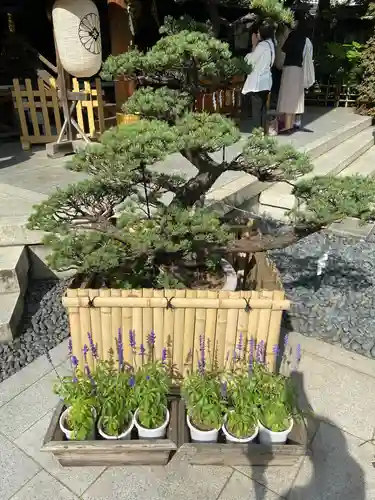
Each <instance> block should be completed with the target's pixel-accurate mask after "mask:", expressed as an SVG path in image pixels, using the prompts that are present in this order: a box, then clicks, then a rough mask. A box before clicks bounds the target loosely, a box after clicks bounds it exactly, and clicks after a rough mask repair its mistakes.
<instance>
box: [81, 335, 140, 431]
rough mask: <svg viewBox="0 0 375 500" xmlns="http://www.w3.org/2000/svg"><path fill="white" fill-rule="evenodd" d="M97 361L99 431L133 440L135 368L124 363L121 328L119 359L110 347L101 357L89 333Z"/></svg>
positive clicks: (95, 377) (118, 342)
mask: <svg viewBox="0 0 375 500" xmlns="http://www.w3.org/2000/svg"><path fill="white" fill-rule="evenodd" d="M89 341H90V345H91V351H92V353H93V360H94V365H95V369H94V374H93V375H94V379H95V383H96V398H97V402H98V407H99V420H98V432H99V434H100V435H101V436H102V437H103V438H104V439H130V435H131V431H132V429H133V427H134V410H135V408H136V402H135V393H134V383H135V378H134V373H133V368H132V367H131V366H130V365H129V364H126V363H124V348H123V339H122V331H121V329H119V330H118V335H117V339H116V344H117V359H118V362H117V364H116V362H115V359H114V352H113V349H110V352H109V358H108V360H99V359H98V356H97V350H96V347H95V346H94V345H93V342H92V337H91V335H89Z"/></svg>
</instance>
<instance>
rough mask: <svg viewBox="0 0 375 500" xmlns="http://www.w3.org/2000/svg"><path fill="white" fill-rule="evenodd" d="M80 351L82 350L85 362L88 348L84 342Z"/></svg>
mask: <svg viewBox="0 0 375 500" xmlns="http://www.w3.org/2000/svg"><path fill="white" fill-rule="evenodd" d="M82 352H83V359H84V360H85V363H87V353H88V352H89V348H88V347H87V345H86V344H85V345H84V346H83V349H82Z"/></svg>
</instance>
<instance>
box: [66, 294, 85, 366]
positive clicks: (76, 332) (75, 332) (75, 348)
mask: <svg viewBox="0 0 375 500" xmlns="http://www.w3.org/2000/svg"><path fill="white" fill-rule="evenodd" d="M66 296H67V297H69V298H73V297H76V296H77V290H76V289H73V288H68V290H67V291H66ZM68 318H69V327H70V336H71V338H72V353H73V354H74V356H76V358H77V359H78V362H79V363H80V365H81V366H82V350H81V349H82V347H81V325H80V320H79V309H78V307H68Z"/></svg>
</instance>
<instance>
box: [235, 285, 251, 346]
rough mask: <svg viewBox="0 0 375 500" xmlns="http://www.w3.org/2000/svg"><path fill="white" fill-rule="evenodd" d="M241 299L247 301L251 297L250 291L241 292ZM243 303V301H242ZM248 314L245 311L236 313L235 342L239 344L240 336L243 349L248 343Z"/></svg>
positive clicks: (241, 310)
mask: <svg viewBox="0 0 375 500" xmlns="http://www.w3.org/2000/svg"><path fill="white" fill-rule="evenodd" d="M240 293H241V297H243V299H246V300H249V299H250V297H251V292H250V291H241V292H240ZM244 302H245V300H244ZM249 314H250V312H249V311H247V310H246V309H240V310H239V312H238V322H237V339H236V342H237V343H239V339H240V336H241V335H242V345H243V347H244V348H245V346H246V343H247V341H248V329H249Z"/></svg>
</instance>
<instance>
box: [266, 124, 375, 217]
mask: <svg viewBox="0 0 375 500" xmlns="http://www.w3.org/2000/svg"><path fill="white" fill-rule="evenodd" d="M373 145H374V129H373V128H372V127H368V128H366V129H364V130H362V131H361V132H360V133H358V134H357V135H354V136H351V137H350V138H349V139H347V140H343V141H342V142H341V143H340V144H339V145H337V146H335V147H334V148H333V149H331V150H329V151H327V152H326V153H324V154H323V155H321V156H319V157H318V158H316V159H315V160H314V162H313V164H314V170H313V171H312V172H310V173H309V174H306V175H304V176H303V177H302V179H308V178H311V177H314V176H316V175H338V174H340V172H342V171H344V170H345V171H346V170H347V167H348V166H349V165H351V164H352V163H353V162H354V161H356V160H357V159H358V158H360V157H361V156H362V155H363V154H364V153H366V152H367V151H368V150H369V149H370V148H371V147H372V146H373ZM292 190H293V187H292V186H291V185H290V184H286V183H285V182H277V183H275V184H273V185H272V186H271V187H269V188H268V189H266V190H265V191H263V192H262V193H261V195H260V197H259V212H260V213H264V214H266V215H268V216H271V217H274V218H277V219H280V220H285V217H286V216H285V211H286V210H291V209H292V208H294V207H295V204H296V198H295V197H294V196H293V195H292Z"/></svg>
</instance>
